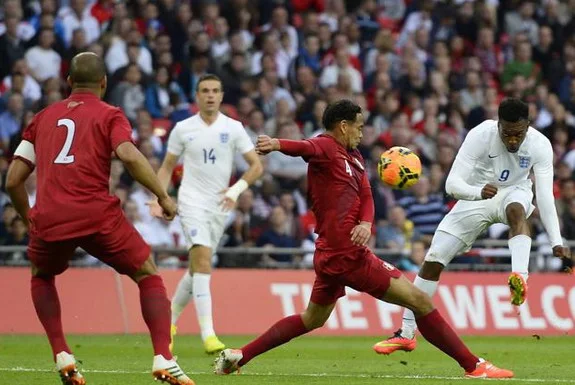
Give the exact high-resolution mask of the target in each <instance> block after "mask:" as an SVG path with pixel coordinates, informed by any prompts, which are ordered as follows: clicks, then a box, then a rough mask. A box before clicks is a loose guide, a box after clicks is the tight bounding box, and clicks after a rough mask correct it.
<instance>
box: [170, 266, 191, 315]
mask: <svg viewBox="0 0 575 385" xmlns="http://www.w3.org/2000/svg"><path fill="white" fill-rule="evenodd" d="M192 282H193V279H192V276H191V275H190V272H189V270H186V272H185V273H184V276H183V277H182V279H180V282H179V283H178V287H176V292H175V293H174V297H173V298H172V325H175V324H176V322H178V318H180V315H181V314H182V312H183V311H184V308H185V307H186V305H187V304H188V302H190V299H191V298H192V292H193V291H192V290H193V285H192Z"/></svg>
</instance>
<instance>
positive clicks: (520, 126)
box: [497, 98, 529, 152]
mask: <svg viewBox="0 0 575 385" xmlns="http://www.w3.org/2000/svg"><path fill="white" fill-rule="evenodd" d="M498 116H499V122H498V123H497V126H498V128H499V137H500V138H501V141H502V142H503V144H504V145H505V147H506V148H507V151H509V152H517V151H519V147H520V146H521V143H523V141H524V140H525V136H526V135H527V130H528V129H529V106H528V105H527V103H524V102H523V101H521V100H519V99H515V98H508V99H505V100H504V101H502V102H501V104H500V105H499V111H498Z"/></svg>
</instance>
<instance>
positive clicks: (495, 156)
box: [489, 155, 499, 158]
mask: <svg viewBox="0 0 575 385" xmlns="http://www.w3.org/2000/svg"><path fill="white" fill-rule="evenodd" d="M498 156H499V155H493V156H491V155H489V157H490V158H497V157H498Z"/></svg>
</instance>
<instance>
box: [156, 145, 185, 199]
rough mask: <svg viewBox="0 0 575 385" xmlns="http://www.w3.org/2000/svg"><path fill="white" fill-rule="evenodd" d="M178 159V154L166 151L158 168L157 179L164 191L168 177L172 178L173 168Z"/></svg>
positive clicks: (168, 182)
mask: <svg viewBox="0 0 575 385" xmlns="http://www.w3.org/2000/svg"><path fill="white" fill-rule="evenodd" d="M179 159H180V157H179V156H178V155H174V154H172V153H171V152H166V156H165V157H164V161H163V162H162V165H161V166H160V169H159V170H158V179H159V180H160V183H161V185H162V188H163V189H164V190H166V191H168V186H169V185H170V179H171V178H172V174H173V172H174V168H176V165H177V164H178V160H179Z"/></svg>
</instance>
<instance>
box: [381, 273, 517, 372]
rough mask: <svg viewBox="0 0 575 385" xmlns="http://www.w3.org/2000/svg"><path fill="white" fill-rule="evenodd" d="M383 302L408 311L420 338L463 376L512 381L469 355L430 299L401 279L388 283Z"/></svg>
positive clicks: (492, 367)
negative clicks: (456, 363) (445, 356)
mask: <svg viewBox="0 0 575 385" xmlns="http://www.w3.org/2000/svg"><path fill="white" fill-rule="evenodd" d="M383 300H384V301H386V302H389V303H394V304H397V305H400V306H404V307H407V308H409V309H411V310H412V311H413V313H414V314H415V319H416V322H417V327H418V329H419V331H420V332H421V334H422V335H423V337H424V338H425V339H426V340H427V341H428V342H429V343H431V344H433V345H434V346H435V347H437V348H438V349H440V350H441V351H443V352H444V353H445V354H447V355H448V356H450V357H451V358H453V359H454V360H456V361H457V362H458V363H459V365H460V366H461V367H462V368H463V369H464V370H465V376H467V377H478V378H511V377H513V372H512V371H510V370H506V369H500V368H498V367H496V366H495V365H493V364H491V363H489V362H487V361H484V360H483V359H481V358H479V357H477V356H475V355H474V354H472V353H471V352H470V351H469V349H468V348H467V346H465V344H464V343H463V341H461V339H460V338H459V337H458V336H457V334H456V333H455V331H454V330H453V329H452V328H451V326H449V324H448V323H447V322H446V321H445V319H444V318H443V317H442V316H441V314H440V313H439V311H438V310H437V309H434V307H433V303H432V302H431V298H430V297H429V296H428V295H427V294H425V293H424V292H423V291H421V290H419V289H418V288H416V287H415V286H414V285H413V284H412V283H411V282H410V281H409V280H408V279H407V278H405V277H404V276H401V277H399V278H394V279H392V280H391V284H390V286H389V289H388V290H387V292H386V294H385V296H384V298H383Z"/></svg>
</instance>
